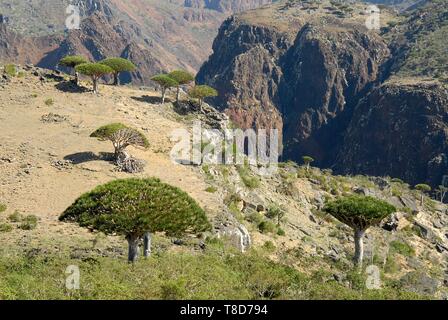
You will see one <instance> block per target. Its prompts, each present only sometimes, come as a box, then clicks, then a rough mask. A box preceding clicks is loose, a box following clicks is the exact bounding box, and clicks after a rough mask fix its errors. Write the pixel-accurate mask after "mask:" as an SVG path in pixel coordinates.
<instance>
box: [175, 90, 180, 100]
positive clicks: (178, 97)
mask: <svg viewBox="0 0 448 320" xmlns="http://www.w3.org/2000/svg"><path fill="white" fill-rule="evenodd" d="M179 100H180V87H177V93H176V102H177V103H179Z"/></svg>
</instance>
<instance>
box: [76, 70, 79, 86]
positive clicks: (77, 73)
mask: <svg viewBox="0 0 448 320" xmlns="http://www.w3.org/2000/svg"><path fill="white" fill-rule="evenodd" d="M75 84H76V85H77V86H79V72H78V71H75Z"/></svg>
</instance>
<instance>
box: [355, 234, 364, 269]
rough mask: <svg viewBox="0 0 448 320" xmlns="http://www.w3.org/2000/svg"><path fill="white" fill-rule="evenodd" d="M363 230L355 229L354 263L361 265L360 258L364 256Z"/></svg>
mask: <svg viewBox="0 0 448 320" xmlns="http://www.w3.org/2000/svg"><path fill="white" fill-rule="evenodd" d="M365 233H366V231H365V230H355V259H354V260H355V265H356V266H357V267H359V268H361V267H362V260H363V258H364V244H363V240H364V234H365Z"/></svg>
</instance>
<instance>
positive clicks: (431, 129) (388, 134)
mask: <svg viewBox="0 0 448 320" xmlns="http://www.w3.org/2000/svg"><path fill="white" fill-rule="evenodd" d="M447 112H448V91H447V89H446V88H444V87H443V86H440V85H438V84H434V83H433V84H431V83H429V84H424V83H417V84H402V83H386V84H384V85H383V86H381V87H380V88H378V89H376V90H374V91H373V92H372V93H371V94H370V95H369V96H368V97H367V98H366V99H365V100H363V101H362V102H361V103H360V105H359V106H358V107H357V108H356V110H355V112H354V115H353V119H352V120H351V123H350V125H349V128H348V130H347V134H346V137H345V141H344V144H343V147H342V149H341V150H340V152H339V155H338V161H337V168H338V170H340V171H342V172H350V173H359V172H362V173H365V174H371V175H382V174H384V172H387V173H388V174H389V175H391V176H394V177H401V178H403V179H405V180H406V181H407V182H409V183H412V184H417V183H422V182H427V183H430V184H432V185H440V184H442V179H443V175H444V174H446V172H447V170H448V159H447V155H448V142H447V141H448V140H447V138H448V125H447V123H448V113H447ZM367 146H368V147H367Z"/></svg>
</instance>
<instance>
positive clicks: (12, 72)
mask: <svg viewBox="0 0 448 320" xmlns="http://www.w3.org/2000/svg"><path fill="white" fill-rule="evenodd" d="M4 72H5V73H6V74H7V75H8V76H10V77H15V76H16V75H17V67H16V65H15V64H7V65H6V66H5V68H4Z"/></svg>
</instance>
